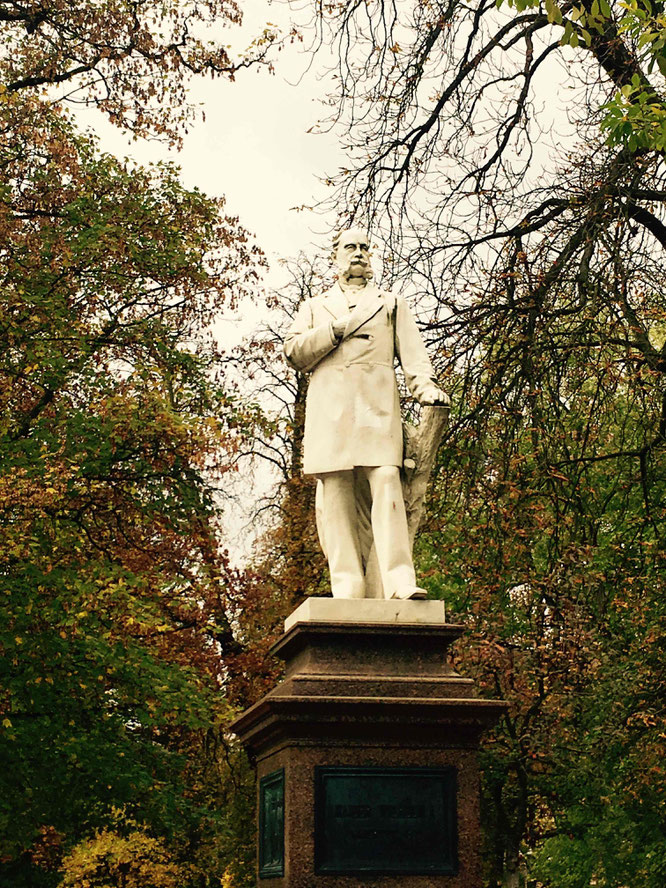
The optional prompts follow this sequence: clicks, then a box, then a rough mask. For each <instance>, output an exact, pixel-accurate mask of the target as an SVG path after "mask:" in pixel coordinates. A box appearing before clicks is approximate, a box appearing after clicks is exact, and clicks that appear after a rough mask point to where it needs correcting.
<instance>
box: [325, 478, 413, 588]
mask: <svg viewBox="0 0 666 888" xmlns="http://www.w3.org/2000/svg"><path fill="white" fill-rule="evenodd" d="M318 480H319V483H320V485H321V486H320V487H319V489H318V501H319V502H318V510H317V511H318V527H319V536H320V540H321V543H322V547H323V549H324V552H325V553H326V556H327V558H328V566H329V571H330V575H331V591H332V593H333V597H334V598H381V597H383V598H410V597H411V596H412V595H413V593H414V592H415V591H418V590H417V589H416V577H415V574H414V563H413V560H412V547H411V544H410V540H409V532H408V529H407V516H406V513H405V502H404V499H403V495H402V484H401V481H400V470H399V469H398V467H397V466H357V467H356V468H354V469H353V470H349V471H341V472H327V473H324V474H321V475H318ZM376 573H378V575H379V576H378V577H377V576H373V574H376Z"/></svg>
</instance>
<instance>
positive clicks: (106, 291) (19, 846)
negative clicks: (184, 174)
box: [0, 3, 261, 888]
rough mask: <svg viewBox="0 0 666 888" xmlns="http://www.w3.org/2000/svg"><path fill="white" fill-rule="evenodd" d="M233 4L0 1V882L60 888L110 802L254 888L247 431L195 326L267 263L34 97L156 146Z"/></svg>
mask: <svg viewBox="0 0 666 888" xmlns="http://www.w3.org/2000/svg"><path fill="white" fill-rule="evenodd" d="M225 10H226V11H227V12H226V13H225ZM234 10H235V8H234V7H233V6H231V5H228V6H225V7H224V8H223V7H222V6H219V5H218V4H205V5H204V4H189V5H188V6H187V8H186V7H184V6H182V5H180V4H172V5H168V6H165V7H162V6H160V5H158V4H133V3H117V4H116V3H105V4H101V5H100V4H96V5H94V6H90V7H89V8H87V7H86V8H80V7H76V8H73V7H70V6H69V5H66V4H58V3H56V4H51V5H44V4H40V5H39V7H37V6H36V5H35V4H29V3H26V4H15V3H12V4H0V21H1V22H2V25H1V27H2V29H3V36H4V37H5V40H6V43H7V44H8V45H11V50H12V51H11V52H7V53H5V54H4V55H3V59H2V62H0V77H1V78H2V80H3V86H2V90H1V94H0V169H1V170H2V173H1V179H0V232H1V234H0V241H1V243H2V246H1V248H0V293H1V297H0V329H1V331H2V335H1V336H0V343H1V345H0V405H1V408H2V409H1V420H0V527H1V528H2V547H1V552H0V579H1V583H0V646H1V648H2V658H1V660H2V665H1V666H0V761H1V762H2V782H3V787H2V793H0V795H1V799H2V801H0V835H1V836H2V838H1V839H0V881H2V882H3V884H4V883H9V884H12V886H17V888H18V886H21V885H31V886H40V885H44V886H47V885H55V884H57V882H58V881H59V875H58V870H59V867H60V865H61V861H62V858H63V855H64V854H65V853H66V852H69V851H71V849H72V847H73V846H75V845H77V844H79V843H81V842H84V843H85V841H86V840H87V838H90V837H91V836H92V835H94V834H95V832H96V831H97V832H98V833H99V834H100V835H101V834H104V831H105V830H107V829H109V828H111V825H112V820H113V810H114V809H115V808H126V810H127V811H128V814H129V815H134V816H135V818H136V820H137V823H138V829H139V831H142V830H149V831H150V833H151V835H152V837H153V839H154V840H155V841H156V842H158V843H164V847H166V848H168V851H169V854H171V855H172V858H173V861H174V866H176V865H178V864H179V863H180V862H182V861H183V860H185V859H187V860H188V862H189V863H190V864H191V865H190V866H189V867H188V869H187V871H186V877H187V880H189V882H190V883H191V884H197V885H207V884H209V882H210V880H211V879H215V878H217V879H218V880H219V878H221V876H222V874H223V873H224V872H225V870H226V869H228V868H229V867H232V868H233V867H236V870H237V871H238V873H240V875H239V876H238V878H239V880H241V879H243V878H245V879H246V880H247V878H248V875H247V871H245V873H244V874H243V866H244V861H238V862H237V863H236V864H234V862H233V856H234V854H236V852H238V851H239V849H240V848H241V846H242V842H241V841H240V840H239V839H238V836H237V835H236V834H235V830H236V829H237V828H242V829H245V828H246V826H247V817H246V816H245V814H244V813H243V811H242V807H243V806H242V800H243V799H244V798H245V795H246V794H242V797H241V801H239V802H236V801H234V800H233V799H231V793H230V790H229V786H231V785H233V782H234V780H237V779H238V780H240V779H241V778H240V777H238V776H237V775H238V773H240V772H241V771H242V766H241V765H240V764H239V763H235V762H232V765H233V767H232V766H231V765H230V764H228V762H229V761H231V759H230V752H229V750H228V743H225V742H224V730H225V725H226V723H227V721H228V718H229V715H230V707H229V705H228V704H227V702H226V700H225V699H224V697H223V692H224V687H225V680H226V675H225V670H224V666H223V663H222V661H221V659H220V653H221V651H224V650H227V649H229V648H232V647H233V645H234V639H233V633H232V629H231V626H230V622H229V619H230V613H231V607H230V605H229V600H230V598H231V597H232V595H233V589H234V586H235V585H236V584H237V583H238V582H239V577H238V574H237V572H235V571H233V570H232V569H231V568H230V567H229V564H228V560H227V557H226V555H225V553H224V552H223V551H222V548H221V543H220V534H219V523H220V516H221V510H222V507H223V505H224V487H225V477H227V476H228V474H229V473H230V472H231V471H232V470H233V465H234V456H235V453H236V451H237V449H238V447H239V445H240V442H241V441H242V439H243V435H244V434H245V431H246V429H247V428H248V425H247V422H246V416H245V412H244V410H243V405H241V404H239V403H237V402H236V401H235V400H234V399H233V397H232V396H231V395H230V394H229V391H228V389H227V387H226V385H225V380H224V378H223V374H222V370H223V363H222V360H221V355H220V349H219V347H218V345H217V343H216V341H215V339H214V337H213V336H212V334H211V332H210V330H211V323H212V321H213V319H214V318H215V316H216V314H217V312H219V311H220V310H221V309H222V308H223V306H225V305H228V304H232V303H233V301H234V300H236V299H240V298H243V296H244V295H245V294H247V293H249V292H250V291H252V290H253V289H254V287H255V282H256V277H257V265H258V263H259V262H260V261H261V260H260V255H259V253H258V251H257V249H256V248H255V247H254V246H252V245H251V244H250V243H249V241H248V237H247V234H246V232H245V231H244V230H243V228H242V227H241V226H240V225H239V223H238V220H237V219H235V218H234V217H232V216H230V215H229V214H228V213H227V212H226V211H225V209H224V202H223V200H221V199H213V198H209V197H206V196H205V195H203V194H201V193H200V192H198V191H197V190H187V189H185V188H184V187H183V186H182V185H181V184H180V182H179V180H178V172H177V170H176V169H175V168H174V167H172V166H170V165H164V164H159V165H156V166H153V167H149V168H142V167H138V166H136V165H132V164H130V163H128V162H121V161H119V160H117V159H116V158H113V157H111V156H109V155H107V154H103V153H101V152H100V151H99V149H98V147H97V145H96V144H95V141H94V139H92V138H91V137H90V136H88V135H81V134H80V133H78V132H77V131H76V129H75V127H74V126H73V124H72V122H71V120H70V119H69V117H68V115H67V114H66V112H65V111H64V110H63V108H62V107H61V106H60V105H59V104H57V103H55V104H54V103H53V102H52V101H50V100H47V96H46V95H45V94H44V93H43V88H44V87H47V86H49V85H50V86H53V85H57V84H67V88H68V89H69V90H73V89H77V90H79V91H81V92H80V93H79V94H80V95H81V93H82V95H83V96H84V97H85V98H87V99H88V100H91V101H97V102H98V103H99V104H100V106H101V107H102V108H103V109H104V110H106V111H107V112H108V113H110V115H111V116H112V118H113V119H115V120H116V122H120V123H123V124H125V125H129V126H131V127H133V128H134V129H135V131H136V132H138V133H146V132H148V131H152V132H154V133H157V134H160V133H167V134H170V135H171V136H172V137H175V135H176V131H177V128H178V126H179V125H180V124H179V113H180V112H179V111H178V110H176V109H178V108H179V107H180V98H181V93H180V90H181V89H182V87H183V83H184V82H185V79H186V78H187V76H189V73H190V72H192V71H194V70H199V69H202V70H203V69H206V70H214V71H218V70H219V71H222V70H223V68H224V58H225V56H224V52H223V51H222V50H221V49H219V48H218V49H215V48H214V47H211V46H207V45H205V44H203V43H202V42H201V41H196V40H193V39H191V38H190V36H189V28H190V26H191V25H192V24H193V22H194V21H195V20H197V18H201V16H203V15H204V14H210V15H213V16H216V15H218V14H228V15H227V20H228V21H231V20H233V19H234V18H235V17H236V12H235V11H234ZM160 16H163V20H162V25H163V30H162V31H161V32H160V28H159V24H160ZM176 29H177V30H178V33H177V34H176ZM160 33H161V34H162V35H165V34H168V37H164V38H162V37H160ZM161 40H163V42H160V41H161ZM248 63H249V60H248ZM235 67H236V66H235V64H234V63H231V62H229V64H228V65H227V69H226V70H227V73H230V74H231V73H233V70H234V68H235ZM100 83H101V84H103V89H104V90H105V92H104V93H103V94H102V93H100V92H99V89H100ZM162 90H163V91H164V93H163V94H162V93H161V91H162ZM150 96H154V97H155V98H156V100H159V102H160V105H161V110H160V109H157V108H153V109H152V110H151V107H150V102H149V101H147V99H148V98H150ZM162 98H163V99H164V101H163V102H162ZM170 103H171V105H172V110H173V113H172V112H171V111H170V110H169V104H170ZM181 122H182V121H181ZM234 756H235V753H233V752H232V753H231V757H232V758H233V757H234ZM213 774H215V775H216V777H215V780H214V779H213V776H212V775H213ZM243 779H244V778H243ZM245 782H247V781H245ZM241 783H242V781H241ZM238 785H240V784H238ZM223 786H226V787H227V788H226V789H223V788H222V787H223ZM243 817H245V819H243ZM243 841H244V842H245V844H247V839H246V838H245V839H243ZM242 853H243V854H247V853H248V852H247V849H245V850H243V851H242ZM230 871H231V870H230ZM180 884H184V883H183V882H182V881H181V882H180ZM238 884H242V881H239V882H238Z"/></svg>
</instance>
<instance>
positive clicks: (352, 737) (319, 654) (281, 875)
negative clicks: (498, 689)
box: [232, 598, 503, 888]
mask: <svg viewBox="0 0 666 888" xmlns="http://www.w3.org/2000/svg"><path fill="white" fill-rule="evenodd" d="M462 631H463V627H462V626H460V625H455V624H451V623H447V622H446V617H445V612H444V605H443V603H442V602H434V601H398V602H394V601H373V600H358V601H354V600H350V601H340V600H336V599H324V598H322V599H316V598H314V599H309V600H308V601H306V602H305V604H303V605H301V607H300V608H298V609H297V610H296V611H294V613H293V614H292V615H291V616H290V617H289V618H288V619H287V621H286V623H285V633H284V635H283V636H282V637H281V638H280V639H279V640H278V642H277V643H276V644H275V645H274V647H273V653H274V654H275V655H276V656H278V657H281V658H282V659H284V660H285V663H286V673H285V677H284V679H283V681H282V682H280V684H279V685H278V686H277V687H276V688H275V689H274V690H272V691H271V692H270V693H269V694H267V695H266V696H265V697H264V698H263V699H262V700H260V701H259V702H258V703H256V704H255V705H254V706H252V707H251V708H250V709H249V710H247V711H246V712H245V713H244V714H243V715H242V716H240V718H238V719H237V720H236V721H235V722H234V724H233V725H232V730H233V731H234V732H235V733H236V734H237V736H238V737H239V738H240V740H241V741H242V743H243V744H244V746H245V747H246V749H247V750H248V752H249V754H250V757H251V758H252V759H253V760H254V761H255V762H256V767H257V777H258V808H259V811H258V816H259V827H260V828H259V845H260V855H259V856H260V859H259V874H258V884H259V885H260V886H261V888H320V886H322V888H323V886H329V888H357V886H360V885H362V886H364V888H380V886H381V888H398V886H400V888H435V886H449V888H479V885H480V875H479V847H480V836H479V785H478V784H479V775H478V763H477V750H478V745H479V738H480V735H481V733H482V732H483V731H484V730H485V729H486V728H488V727H490V726H491V725H492V724H494V723H495V722H496V720H497V719H498V717H499V715H500V714H501V712H502V710H503V704H502V703H499V702H497V701H491V700H482V699H479V698H478V696H477V695H476V692H475V687H474V683H473V682H472V680H471V679H468V678H464V677H463V676H460V675H459V674H458V673H456V672H455V670H454V669H453V668H452V666H451V665H450V664H449V663H448V662H447V648H448V647H449V645H450V644H451V643H452V642H453V641H454V640H455V639H457V638H458V637H459V636H460V635H461V633H462Z"/></svg>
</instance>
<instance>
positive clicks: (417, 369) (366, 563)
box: [284, 229, 448, 598]
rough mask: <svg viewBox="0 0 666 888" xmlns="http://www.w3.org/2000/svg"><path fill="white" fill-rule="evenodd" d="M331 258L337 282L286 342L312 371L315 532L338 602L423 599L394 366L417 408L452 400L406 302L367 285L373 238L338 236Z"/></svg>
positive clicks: (309, 407) (310, 458)
mask: <svg viewBox="0 0 666 888" xmlns="http://www.w3.org/2000/svg"><path fill="white" fill-rule="evenodd" d="M333 256H334V260H335V262H336V264H337V267H338V280H337V283H336V284H335V286H334V287H332V288H331V289H330V290H329V291H328V292H326V293H323V294H322V295H321V296H315V297H314V298H312V299H307V300H306V301H305V302H304V303H303V304H302V305H301V307H300V309H299V311H298V314H297V315H296V318H295V320H294V323H293V325H292V327H291V329H290V330H289V333H288V334H287V337H286V339H285V343H284V351H285V355H286V357H287V360H288V361H289V363H290V364H291V365H292V366H293V367H295V368H296V369H297V370H300V371H304V372H311V373H312V376H311V379H310V385H309V388H308V395H307V404H306V412H305V438H304V444H303V447H304V454H303V471H304V474H306V475H315V476H316V477H317V479H318V490H317V499H318V528H319V536H320V539H321V541H322V546H323V548H324V551H325V553H326V556H327V558H328V564H329V569H330V575H331V591H332V593H333V596H334V597H336V598H365V597H384V598H424V597H425V592H424V591H423V590H422V589H419V588H418V586H417V585H416V577H415V574H414V564H413V561H412V551H411V544H410V541H409V535H408V530H407V519H406V515H405V505H404V500H403V495H402V485H401V480H400V467H401V466H402V460H403V434H402V420H401V416H400V399H399V396H398V386H397V382H396V377H395V372H394V363H395V359H396V358H398V360H399V361H400V364H401V366H402V369H403V372H404V375H405V380H406V382H407V385H408V386H409V390H410V391H411V393H412V394H413V395H414V397H415V398H417V399H418V401H419V402H420V403H421V404H446V403H448V398H447V396H446V395H445V394H444V392H442V391H441V389H440V388H439V386H438V385H437V382H436V381H435V378H434V372H433V368H432V364H431V363H430V359H429V358H428V355H427V352H426V349H425V345H424V343H423V340H422V339H421V335H420V333H419V331H418V328H417V326H416V323H415V321H414V318H413V317H412V314H411V312H410V310H409V307H408V306H407V303H406V302H405V301H404V299H403V298H402V297H400V296H395V295H393V294H392V293H390V292H387V291H385V290H381V289H380V288H378V287H377V286H376V285H375V284H374V283H372V281H371V278H372V269H371V266H370V249H369V240H368V236H367V234H366V233H365V232H364V231H362V230H359V229H351V230H348V231H343V232H341V233H340V234H339V235H338V237H337V238H336V239H335V241H334V243H333ZM373 550H374V551H373ZM375 556H376V557H375ZM373 572H374V573H378V574H379V577H378V578H375V579H373V578H372V577H371V576H370V574H371V573H373Z"/></svg>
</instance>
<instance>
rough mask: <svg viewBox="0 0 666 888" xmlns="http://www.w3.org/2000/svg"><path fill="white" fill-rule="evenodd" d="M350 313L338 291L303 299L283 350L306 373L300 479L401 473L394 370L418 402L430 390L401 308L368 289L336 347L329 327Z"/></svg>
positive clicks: (428, 370) (429, 375)
mask: <svg viewBox="0 0 666 888" xmlns="http://www.w3.org/2000/svg"><path fill="white" fill-rule="evenodd" d="M348 313H349V308H348V304H347V299H346V297H345V294H344V293H343V291H342V289H341V288H340V287H339V286H338V285H337V284H336V285H335V286H334V287H333V288H332V289H330V290H329V291H328V292H326V293H324V294H323V295H321V296H315V297H314V298H313V299H307V300H306V301H305V302H304V303H303V304H302V305H301V307H300V309H299V311H298V314H297V315H296V317H295V319H294V323H293V324H292V326H291V329H290V330H289V332H288V334H287V337H286V339H285V342H284V352H285V355H286V358H287V360H288V361H289V363H290V364H291V365H292V366H293V367H294V368H296V369H297V370H301V371H305V372H308V371H311V372H312V377H311V379H310V385H309V387H308V395H307V403H306V408H305V438H304V442H303V450H304V453H303V471H304V473H305V474H306V475H319V474H323V473H325V472H339V471H343V470H347V469H352V468H354V466H401V465H402V422H401V417H400V399H399V396H398V386H397V383H396V378H395V372H394V369H393V368H394V362H395V358H396V357H397V358H398V360H399V361H400V364H401V365H402V369H403V372H404V374H405V380H406V382H407V385H408V387H409V390H410V391H411V393H412V394H413V395H414V397H415V398H417V399H418V400H421V396H422V394H423V391H424V389H425V387H426V386H430V385H432V384H433V383H434V384H436V383H435V380H434V373H433V369H432V365H431V363H430V359H429V358H428V354H427V352H426V349H425V345H424V344H423V340H422V339H421V335H420V333H419V330H418V327H417V326H416V322H415V321H414V318H413V317H412V314H411V312H410V310H409V307H408V306H407V303H406V302H405V300H404V299H403V298H402V297H400V296H397V297H396V296H394V295H393V294H391V293H388V292H385V291H381V290H379V289H378V288H377V287H376V286H375V285H374V284H367V285H366V286H365V288H364V289H363V290H362V291H361V293H360V294H359V299H358V303H357V305H356V308H355V309H354V310H353V312H352V314H351V317H350V319H349V322H348V323H347V326H346V328H345V331H344V334H343V336H342V339H341V340H340V341H337V340H336V338H335V336H334V334H333V321H334V320H335V319H336V318H338V317H341V316H343V315H346V314H348Z"/></svg>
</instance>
